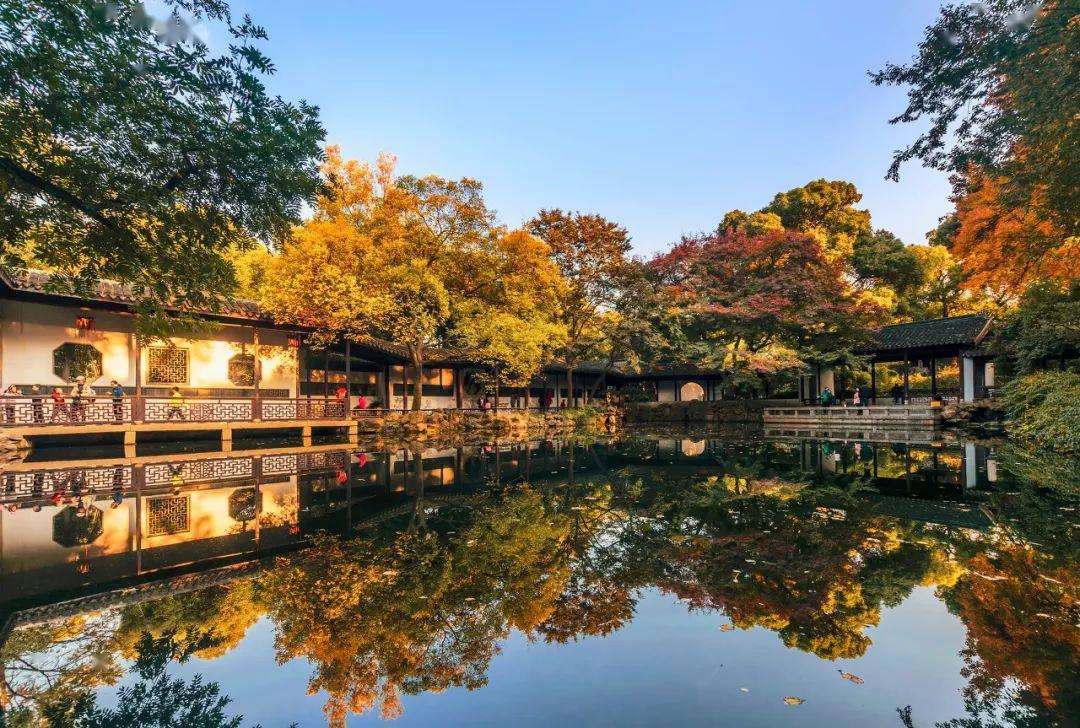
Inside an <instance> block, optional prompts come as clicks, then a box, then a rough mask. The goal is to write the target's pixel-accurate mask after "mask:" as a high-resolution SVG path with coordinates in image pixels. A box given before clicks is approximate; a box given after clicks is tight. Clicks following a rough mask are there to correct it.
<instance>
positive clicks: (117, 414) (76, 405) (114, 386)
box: [3, 375, 124, 424]
mask: <svg viewBox="0 0 1080 728" xmlns="http://www.w3.org/2000/svg"><path fill="white" fill-rule="evenodd" d="M109 396H110V397H111V398H112V414H113V418H114V419H115V420H116V421H117V422H122V421H123V419H124V388H123V387H122V386H120V383H119V382H117V381H116V380H115V379H114V380H112V381H111V382H109ZM3 397H4V399H5V400H6V401H5V403H4V421H5V422H7V423H10V424H17V423H19V422H20V421H22V420H23V418H24V417H25V415H24V414H23V413H22V412H21V411H20V408H19V407H18V406H17V404H18V403H16V402H15V401H14V400H15V399H16V398H24V397H29V399H30V412H29V415H30V420H29V421H30V422H33V423H35V424H41V423H43V422H45V405H46V400H48V404H49V421H50V422H86V419H87V417H86V409H87V406H88V405H90V404H91V403H93V402H94V401H95V400H96V399H97V392H95V391H94V388H93V387H91V386H90V385H89V384H87V383H86V377H84V376H81V375H80V376H78V377H76V378H75V384H74V386H72V388H71V390H70V391H69V392H68V393H67V395H66V396H65V394H64V390H63V389H61V388H60V387H53V389H52V392H50V393H49V394H48V395H46V394H45V392H44V391H43V390H42V388H41V387H39V386H38V385H36V384H35V385H32V386H31V387H29V392H28V393H26V394H24V393H23V392H22V391H21V390H20V389H19V387H17V386H16V385H14V384H11V385H8V388H7V389H5V390H4V392H3Z"/></svg>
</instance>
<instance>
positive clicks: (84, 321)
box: [75, 316, 94, 331]
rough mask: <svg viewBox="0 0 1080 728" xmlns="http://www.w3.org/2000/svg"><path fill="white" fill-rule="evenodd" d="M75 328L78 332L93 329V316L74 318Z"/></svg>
mask: <svg viewBox="0 0 1080 728" xmlns="http://www.w3.org/2000/svg"><path fill="white" fill-rule="evenodd" d="M75 328H76V329H78V330H79V331H89V330H90V329H92V328H94V318H93V316H76V317H75Z"/></svg>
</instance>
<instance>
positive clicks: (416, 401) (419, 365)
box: [410, 346, 424, 411]
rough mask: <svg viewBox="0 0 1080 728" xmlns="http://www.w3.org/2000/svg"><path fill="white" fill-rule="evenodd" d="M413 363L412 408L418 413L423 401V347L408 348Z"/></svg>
mask: <svg viewBox="0 0 1080 728" xmlns="http://www.w3.org/2000/svg"><path fill="white" fill-rule="evenodd" d="M410 348H411V351H410V353H411V354H412V363H413V400H412V408H413V410H414V411H418V410H419V409H420V408H421V407H423V399H424V347H422V346H415V347H410Z"/></svg>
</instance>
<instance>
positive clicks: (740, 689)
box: [739, 688, 750, 693]
mask: <svg viewBox="0 0 1080 728" xmlns="http://www.w3.org/2000/svg"><path fill="white" fill-rule="evenodd" d="M739 692H740V693H748V692H750V688H739Z"/></svg>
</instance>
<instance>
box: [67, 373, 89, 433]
mask: <svg viewBox="0 0 1080 728" xmlns="http://www.w3.org/2000/svg"><path fill="white" fill-rule="evenodd" d="M93 401H94V388H93V387H91V386H90V385H88V384H87V383H86V377H84V376H82V375H80V376H78V377H75V386H74V387H72V388H71V421H72V422H86V404H87V402H93Z"/></svg>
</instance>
